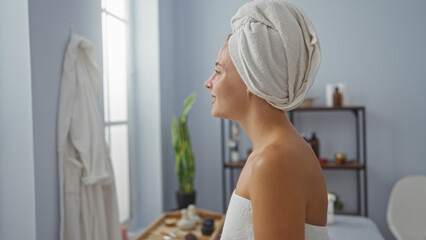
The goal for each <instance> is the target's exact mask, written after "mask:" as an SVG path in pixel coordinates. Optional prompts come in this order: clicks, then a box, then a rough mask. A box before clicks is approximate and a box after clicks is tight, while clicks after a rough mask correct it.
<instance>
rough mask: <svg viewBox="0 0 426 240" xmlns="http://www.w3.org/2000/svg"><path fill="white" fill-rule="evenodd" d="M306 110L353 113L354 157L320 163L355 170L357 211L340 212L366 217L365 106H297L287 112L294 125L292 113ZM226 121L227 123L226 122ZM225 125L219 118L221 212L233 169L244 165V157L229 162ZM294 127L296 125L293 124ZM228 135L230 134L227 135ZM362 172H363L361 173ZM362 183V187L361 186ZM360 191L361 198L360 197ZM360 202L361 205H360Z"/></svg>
mask: <svg viewBox="0 0 426 240" xmlns="http://www.w3.org/2000/svg"><path fill="white" fill-rule="evenodd" d="M307 111H313V112H318V111H321V112H324V111H350V112H352V113H353V114H354V116H355V120H356V123H355V125H356V134H355V137H356V159H353V160H348V161H347V162H346V163H345V164H336V163H333V162H330V160H329V162H328V163H326V164H321V167H322V169H331V170H334V171H337V170H353V171H356V178H357V179H356V185H357V186H356V188H357V203H358V206H357V212H341V213H340V214H346V215H363V216H366V217H368V201H367V199H368V196H367V154H366V124H365V107H364V106H346V107H338V108H332V107H307V108H297V109H294V110H292V111H289V112H288V115H289V119H290V121H291V122H292V123H293V125H295V122H294V115H295V114H296V113H303V112H307ZM226 122H228V124H226ZM225 125H227V129H230V126H231V121H230V120H224V119H222V120H221V133H222V136H221V139H222V183H223V186H222V189H223V212H224V213H225V212H226V208H227V199H229V197H230V194H231V193H232V190H233V189H234V186H233V185H234V170H235V169H241V168H243V167H244V164H245V159H242V160H241V161H239V162H231V161H230V160H228V159H230V156H229V155H230V154H228V157H227V156H226V150H225V149H226V148H227V145H226V143H227V140H228V138H226V139H225ZM295 127H296V125H295ZM228 137H230V136H228ZM361 146H362V148H361ZM227 170H228V171H229V175H230V179H229V182H230V186H229V187H230V191H229V192H228V193H229V196H228V195H227V190H226V179H227V176H226V171H227ZM361 173H363V174H361ZM361 185H363V187H361ZM361 192H362V196H363V198H361ZM361 202H362V205H361ZM362 206H363V207H364V208H362ZM362 210H363V211H362Z"/></svg>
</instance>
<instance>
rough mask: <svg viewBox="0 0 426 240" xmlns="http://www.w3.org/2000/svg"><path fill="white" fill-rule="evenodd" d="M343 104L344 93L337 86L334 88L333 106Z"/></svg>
mask: <svg viewBox="0 0 426 240" xmlns="http://www.w3.org/2000/svg"><path fill="white" fill-rule="evenodd" d="M341 106H342V94H341V93H340V92H339V88H338V87H336V88H335V89H334V95H333V107H341Z"/></svg>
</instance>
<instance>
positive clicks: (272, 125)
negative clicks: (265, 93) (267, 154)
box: [235, 100, 297, 151]
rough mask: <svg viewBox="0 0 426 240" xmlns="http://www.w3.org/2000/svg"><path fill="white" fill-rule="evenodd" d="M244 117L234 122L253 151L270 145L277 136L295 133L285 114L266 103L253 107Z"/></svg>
mask: <svg viewBox="0 0 426 240" xmlns="http://www.w3.org/2000/svg"><path fill="white" fill-rule="evenodd" d="M246 113H247V114H246V115H245V116H241V117H240V118H239V119H237V120H235V121H236V122H238V124H239V125H240V126H241V127H242V128H243V129H244V131H245V132H246V133H247V135H248V136H249V138H250V140H251V142H252V143H253V151H258V150H261V149H263V148H264V147H265V146H267V145H269V144H271V143H272V142H273V141H274V139H275V137H277V136H278V135H281V136H282V135H288V134H293V133H297V131H296V129H295V128H294V127H293V125H292V124H291V122H290V120H289V119H288V117H287V115H286V113H285V112H284V111H282V110H279V109H277V108H275V107H273V106H271V105H270V104H269V103H267V102H266V101H264V100H262V101H261V102H260V103H258V104H255V105H253V107H251V108H250V110H249V111H247V112H246Z"/></svg>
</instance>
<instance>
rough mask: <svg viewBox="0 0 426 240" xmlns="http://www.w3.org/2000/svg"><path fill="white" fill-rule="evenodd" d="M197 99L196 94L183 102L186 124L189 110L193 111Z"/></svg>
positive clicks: (183, 115) (183, 116) (183, 114)
mask: <svg viewBox="0 0 426 240" xmlns="http://www.w3.org/2000/svg"><path fill="white" fill-rule="evenodd" d="M195 97H196V94H195V93H192V94H191V95H189V96H188V97H187V98H186V99H185V101H184V102H183V112H182V118H183V119H184V121H185V122H186V116H187V115H188V113H189V110H191V108H192V105H193V104H194V101H195Z"/></svg>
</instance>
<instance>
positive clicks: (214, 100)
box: [211, 94, 216, 104]
mask: <svg viewBox="0 0 426 240" xmlns="http://www.w3.org/2000/svg"><path fill="white" fill-rule="evenodd" d="M211 96H212V97H213V98H214V99H213V101H212V104H213V103H214V102H216V96H215V95H213V94H211Z"/></svg>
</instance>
